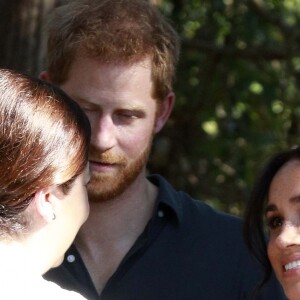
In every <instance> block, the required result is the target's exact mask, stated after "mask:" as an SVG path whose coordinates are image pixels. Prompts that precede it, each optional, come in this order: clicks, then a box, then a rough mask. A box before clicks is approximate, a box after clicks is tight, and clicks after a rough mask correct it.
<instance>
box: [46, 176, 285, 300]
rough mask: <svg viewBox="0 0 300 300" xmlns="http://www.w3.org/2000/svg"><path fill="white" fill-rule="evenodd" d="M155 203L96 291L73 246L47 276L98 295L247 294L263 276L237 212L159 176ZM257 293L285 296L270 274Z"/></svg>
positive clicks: (176, 298) (149, 298)
mask: <svg viewBox="0 0 300 300" xmlns="http://www.w3.org/2000/svg"><path fill="white" fill-rule="evenodd" d="M148 179H149V180H150V181H151V182H152V183H153V184H155V185H156V186H157V187H158V188H159V193H158V197H157V207H156V209H155V213H154V215H153V216H152V219H151V220H150V221H149V223H148V224H147V226H146V228H145V230H144V232H143V233H142V234H141V236H140V237H139V238H138V239H137V241H136V243H135V244H134V245H133V247H132V248H131V250H130V251H129V252H128V253H127V255H126V256H125V257H124V259H123V260H122V262H121V263H120V265H119V267H118V268H117V270H116V272H115V273H114V274H113V275H112V276H111V278H110V279H109V281H108V282H107V284H106V286H105V287H104V289H103V291H102V294H101V295H100V296H99V295H98V294H97V291H96V289H95V287H94V286H93V283H92V280H91V278H90V276H89V274H88V272H87V269H86V268H85V265H84V263H83V261H82V259H81V257H80V254H79V253H78V252H77V250H76V248H75V247H74V246H71V248H70V249H69V250H68V251H67V253H66V255H65V259H64V262H63V264H62V265H61V266H60V267H58V268H55V269H52V270H50V271H49V272H48V273H47V274H46V275H45V277H46V279H48V280H52V281H54V282H56V283H58V284H59V285H61V286H62V287H64V288H66V289H69V290H73V291H76V292H79V293H81V294H82V295H84V296H85V297H86V298H87V299H90V300H93V299H101V300H196V299H203V300H210V299H214V300H220V299H222V300H227V299H228V300H234V299H249V298H250V296H251V292H252V291H253V288H254V287H255V285H256V284H257V283H258V282H259V280H260V279H261V276H262V271H261V270H260V268H259V266H258V264H257V262H256V261H255V260H254V259H253V258H252V257H251V256H250V254H249V253H248V250H247V249H246V247H245V245H244V242H243V237H242V222H241V220H240V219H239V218H237V217H234V216H231V215H228V214H225V213H222V212H217V211H215V210H214V209H212V208H211V207H210V206H208V205H207V204H205V203H204V202H202V201H199V200H194V199H192V198H191V197H190V196H189V195H187V194H186V193H184V192H178V191H176V190H174V188H173V187H172V186H171V185H170V184H169V183H168V182H167V181H166V180H165V179H163V178H162V177H161V176H159V175H152V176H150V177H149V178H148ZM258 299H264V300H270V299H272V300H277V299H286V298H285V297H284V296H283V293H282V289H281V287H280V286H279V284H278V283H277V281H276V280H275V279H274V278H273V279H272V280H271V281H270V282H269V283H268V285H267V286H266V287H265V288H264V290H263V291H262V293H261V295H260V297H259V298H258Z"/></svg>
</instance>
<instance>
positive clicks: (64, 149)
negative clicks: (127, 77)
mask: <svg viewBox="0 0 300 300" xmlns="http://www.w3.org/2000/svg"><path fill="white" fill-rule="evenodd" d="M89 140H90V125H89V122H88V119H87V118H86V116H85V114H84V113H83V112H82V110H81V109H80V107H79V106H78V105H77V104H76V103H75V102H74V101H72V100H71V99H70V98H69V97H68V96H67V95H66V94H65V93H63V92H62V91H61V90H60V89H58V88H56V87H54V86H52V85H50V84H48V83H46V82H43V81H41V80H39V79H34V78H32V77H30V76H27V75H24V74H20V73H18V72H15V71H11V70H5V69H2V70H0V165H1V172H0V266H1V268H0V282H1V290H0V298H1V299H84V298H83V297H81V296H80V295H79V294H76V293H73V292H69V291H66V290H63V289H61V288H60V287H59V286H58V285H56V284H54V283H51V282H48V281H46V280H44V279H43V278H42V274H44V273H45V272H46V271H47V270H49V269H50V268H52V267H56V266H58V265H59V264H60V263H61V262H62V260H63V256H64V252H65V251H66V250H67V248H68V247H69V246H70V244H71V242H72V241H73V239H74V238H75V235H76V233H77V231H78V230H79V228H80V226H81V225H82V224H83V223H84V222H85V220H86V218H87V216H88V213H89V204H88V199H87V192H86V185H87V183H88V181H89V177H90V174H89V168H88V160H87V155H88V147H89Z"/></svg>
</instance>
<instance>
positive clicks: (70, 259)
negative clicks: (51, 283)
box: [67, 254, 75, 263]
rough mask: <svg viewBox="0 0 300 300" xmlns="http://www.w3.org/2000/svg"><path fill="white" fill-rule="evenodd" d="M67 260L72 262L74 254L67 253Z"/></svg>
mask: <svg viewBox="0 0 300 300" xmlns="http://www.w3.org/2000/svg"><path fill="white" fill-rule="evenodd" d="M67 261H68V262H69V263H72V262H74V261H75V256H74V255H73V254H70V255H68V256H67Z"/></svg>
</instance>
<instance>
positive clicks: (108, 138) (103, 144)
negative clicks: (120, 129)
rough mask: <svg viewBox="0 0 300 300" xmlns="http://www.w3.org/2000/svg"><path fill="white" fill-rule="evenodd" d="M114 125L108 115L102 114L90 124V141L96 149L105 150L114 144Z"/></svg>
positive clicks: (115, 131)
mask: <svg viewBox="0 0 300 300" xmlns="http://www.w3.org/2000/svg"><path fill="white" fill-rule="evenodd" d="M116 133H117V130H116V126H115V124H114V122H113V120H112V118H111V117H110V116H109V115H102V116H99V117H98V118H97V120H95V121H94V124H92V138H91V143H92V145H93V146H95V147H97V149H99V150H102V151H106V150H109V149H110V148H112V147H113V146H115V144H116Z"/></svg>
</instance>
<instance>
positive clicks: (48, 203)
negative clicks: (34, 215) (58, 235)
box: [34, 187, 59, 223]
mask: <svg viewBox="0 0 300 300" xmlns="http://www.w3.org/2000/svg"><path fill="white" fill-rule="evenodd" d="M53 189H56V188H52V187H51V188H45V189H41V190H39V191H37V192H36V193H35V196H34V202H35V206H36V210H37V212H38V213H39V215H40V216H41V217H42V218H43V219H44V220H45V221H46V222H48V223H49V222H52V221H53V220H55V218H56V214H55V207H56V205H57V203H56V202H57V201H58V200H59V199H58V198H57V196H56V193H55V192H54V190H53Z"/></svg>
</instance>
